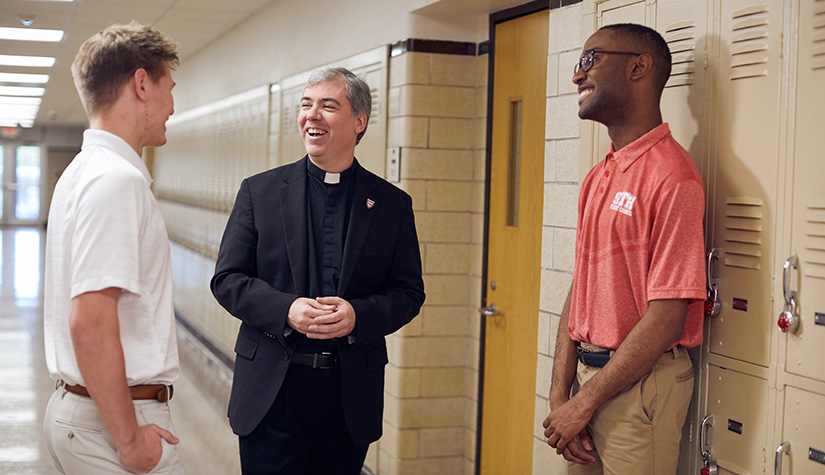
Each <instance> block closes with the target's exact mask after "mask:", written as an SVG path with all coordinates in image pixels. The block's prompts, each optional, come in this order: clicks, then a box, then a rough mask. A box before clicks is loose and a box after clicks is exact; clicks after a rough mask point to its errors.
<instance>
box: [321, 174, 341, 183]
mask: <svg viewBox="0 0 825 475" xmlns="http://www.w3.org/2000/svg"><path fill="white" fill-rule="evenodd" d="M340 182H341V174H340V173H329V172H326V174H325V175H324V183H326V184H327V185H337V184H338V183H340Z"/></svg>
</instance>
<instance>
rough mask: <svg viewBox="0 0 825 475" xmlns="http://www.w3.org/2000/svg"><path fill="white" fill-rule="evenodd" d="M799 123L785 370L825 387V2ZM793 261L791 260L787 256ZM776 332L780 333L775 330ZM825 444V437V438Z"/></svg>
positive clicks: (810, 37)
mask: <svg viewBox="0 0 825 475" xmlns="http://www.w3.org/2000/svg"><path fill="white" fill-rule="evenodd" d="M799 5H800V9H799V23H798V24H799V30H798V33H799V36H798V37H799V48H798V55H797V59H798V66H797V68H796V70H797V78H796V87H795V88H792V91H793V92H792V93H795V96H796V97H795V103H796V120H795V123H793V124H792V125H793V127H794V128H793V129H792V130H794V137H793V145H794V147H793V182H792V184H791V185H790V187H791V193H792V199H793V211H792V218H791V219H790V223H791V226H792V228H791V251H790V254H793V255H794V256H797V266H796V267H795V268H794V267H793V266H792V265H790V264H792V263H793V262H789V266H788V267H789V272H788V277H789V279H788V280H789V282H788V285H787V287H788V290H789V291H791V292H793V291H796V292H797V298H796V299H795V300H794V302H792V303H791V304H792V305H793V306H795V307H796V309H795V314H796V315H795V318H796V319H797V320H798V322H799V323H798V326H797V328H796V329H795V331H794V330H793V329H792V330H791V331H788V332H787V345H786V348H787V351H786V355H785V360H786V361H785V369H786V371H787V372H789V373H793V374H797V375H800V376H804V377H807V378H812V379H817V380H819V381H825V365H823V364H822V361H823V356H825V160H823V157H822V153H823V146H825V140H823V132H825V125H824V124H825V0H818V1H814V0H802V1H800V4H799ZM783 257H789V256H783ZM774 328H776V327H774ZM824 438H825V436H824Z"/></svg>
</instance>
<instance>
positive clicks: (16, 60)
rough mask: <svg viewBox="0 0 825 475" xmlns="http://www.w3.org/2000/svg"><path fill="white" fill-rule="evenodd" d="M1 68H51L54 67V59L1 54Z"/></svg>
mask: <svg viewBox="0 0 825 475" xmlns="http://www.w3.org/2000/svg"><path fill="white" fill-rule="evenodd" d="M0 66H31V67H37V68H50V67H52V66H54V58H50V57H47V56H16V55H10V54H0Z"/></svg>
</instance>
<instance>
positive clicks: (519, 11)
mask: <svg viewBox="0 0 825 475" xmlns="http://www.w3.org/2000/svg"><path fill="white" fill-rule="evenodd" d="M581 2H582V0H552V1H550V2H548V1H547V0H533V1H530V2H528V3H524V4H522V5H518V6H515V7H512V8H508V9H506V10H501V11H498V12H494V13H491V14H490V20H489V36H488V38H489V40H488V42H487V43H488V55H489V56H488V58H487V61H488V64H487V127H486V137H485V147H486V149H485V157H484V164H485V171H484V230H483V240H482V262H481V301H480V302H479V307H483V306H484V302H486V301H487V288H488V286H487V279H488V274H487V270H488V258H487V256H488V252H489V249H490V181H491V170H490V169H491V165H492V158H493V157H492V142H493V133H492V132H493V90H494V86H495V74H494V72H495V51H496V48H495V44H496V41H495V40H496V26H498V25H499V24H500V23H504V22H507V21H511V20H516V19H518V18H521V17H523V16H527V15H532V14H534V13H538V12H541V11H545V10H553V9H556V8H561V7H562V6H568V5H573V4H576V3H581ZM480 320H481V332H480V340H481V341H480V347H479V372H478V407H477V413H476V457H475V471H474V473H475V474H476V475H479V474H480V473H481V459H482V457H483V454H482V451H481V439H482V430H483V424H484V421H483V411H484V374H485V365H484V359H485V355H486V336H487V319H486V318H481V319H480Z"/></svg>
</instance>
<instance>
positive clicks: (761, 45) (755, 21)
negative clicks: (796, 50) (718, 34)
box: [730, 5, 769, 79]
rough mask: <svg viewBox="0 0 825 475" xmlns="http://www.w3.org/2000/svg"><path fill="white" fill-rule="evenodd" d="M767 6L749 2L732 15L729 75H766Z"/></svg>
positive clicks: (735, 76)
mask: <svg viewBox="0 0 825 475" xmlns="http://www.w3.org/2000/svg"><path fill="white" fill-rule="evenodd" d="M768 15H769V12H768V5H753V6H750V7H747V8H743V9H741V10H738V11H736V12H734V13H733V15H732V20H733V21H732V26H731V30H732V32H731V33H732V35H731V37H732V45H731V51H730V55H731V58H730V78H731V79H745V78H752V77H759V76H767V75H768V45H769V38H768V20H769V16H768Z"/></svg>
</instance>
